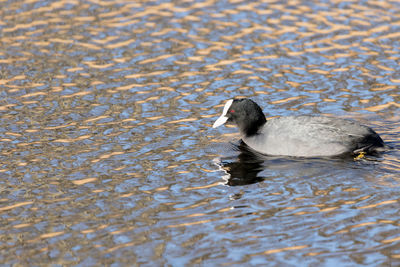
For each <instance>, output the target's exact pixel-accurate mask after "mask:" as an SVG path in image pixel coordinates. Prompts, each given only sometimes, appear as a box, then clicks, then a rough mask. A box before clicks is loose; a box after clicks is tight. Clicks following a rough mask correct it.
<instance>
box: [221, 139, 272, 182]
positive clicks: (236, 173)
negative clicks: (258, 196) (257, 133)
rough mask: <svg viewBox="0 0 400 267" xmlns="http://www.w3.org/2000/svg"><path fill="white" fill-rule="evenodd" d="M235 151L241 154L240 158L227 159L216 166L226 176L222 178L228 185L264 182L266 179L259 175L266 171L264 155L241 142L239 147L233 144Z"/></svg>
mask: <svg viewBox="0 0 400 267" xmlns="http://www.w3.org/2000/svg"><path fill="white" fill-rule="evenodd" d="M232 145H233V146H234V149H235V150H237V151H238V152H239V155H238V156H235V157H226V158H221V159H219V160H217V162H216V164H217V165H218V166H219V167H220V169H221V170H223V171H224V172H225V173H226V175H224V176H223V177H222V178H223V179H224V180H225V184H226V185H230V186H236V185H247V184H254V183H258V182H261V181H263V180H264V179H265V178H264V177H262V176H260V175H259V173H260V172H261V171H262V170H264V166H263V163H264V162H265V158H263V155H261V154H258V153H257V152H254V151H252V150H250V148H249V147H248V146H247V145H246V144H245V143H243V142H242V141H241V143H240V144H239V145H235V144H232Z"/></svg>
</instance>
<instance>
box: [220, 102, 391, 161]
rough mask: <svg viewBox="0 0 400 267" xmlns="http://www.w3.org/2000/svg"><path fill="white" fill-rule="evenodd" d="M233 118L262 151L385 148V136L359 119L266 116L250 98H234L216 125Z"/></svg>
mask: <svg viewBox="0 0 400 267" xmlns="http://www.w3.org/2000/svg"><path fill="white" fill-rule="evenodd" d="M227 122H228V123H229V122H232V123H234V124H235V125H236V126H237V127H238V128H239V132H240V135H241V139H242V141H243V142H244V143H245V144H246V145H247V146H248V147H250V148H251V149H252V150H255V151H257V152H259V153H261V154H265V155H271V156H293V157H331V156H340V155H346V154H347V155H354V156H356V157H363V156H364V155H366V154H375V153H377V152H381V151H384V150H385V148H386V147H387V146H386V145H385V143H384V142H383V140H382V138H381V137H380V136H379V135H378V134H377V133H376V132H375V131H374V130H372V129H371V128H370V127H368V126H364V125H361V124H360V123H358V122H355V121H351V120H347V119H342V118H334V117H326V116H312V115H299V116H282V117H277V118H271V119H268V120H267V119H266V117H265V115H264V113H263V111H262V109H261V107H260V106H259V105H258V104H257V103H256V102H254V101H253V100H251V99H249V98H241V99H230V100H228V101H227V102H226V104H225V106H224V108H223V111H222V114H221V116H220V117H219V118H218V119H217V120H216V121H215V122H214V124H213V126H212V127H213V128H216V127H219V126H221V125H223V124H225V123H227Z"/></svg>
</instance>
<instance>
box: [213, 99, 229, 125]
mask: <svg viewBox="0 0 400 267" xmlns="http://www.w3.org/2000/svg"><path fill="white" fill-rule="evenodd" d="M232 102H233V99H230V100H228V102H226V104H225V106H224V110H223V111H222V115H221V116H220V117H219V118H218V119H217V120H216V121H215V122H214V124H213V126H212V127H213V128H217V127H218V126H221V125H222V124H224V123H225V122H226V121H227V120H228V117H227V116H226V113H228V110H229V108H230V107H231V105H232Z"/></svg>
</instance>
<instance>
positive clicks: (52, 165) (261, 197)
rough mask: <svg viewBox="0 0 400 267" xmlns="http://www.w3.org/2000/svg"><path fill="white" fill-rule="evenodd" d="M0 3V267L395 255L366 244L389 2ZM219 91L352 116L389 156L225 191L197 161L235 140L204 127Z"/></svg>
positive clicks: (393, 61)
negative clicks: (370, 130) (366, 253)
mask: <svg viewBox="0 0 400 267" xmlns="http://www.w3.org/2000/svg"><path fill="white" fill-rule="evenodd" d="M0 6H1V9H0V31H1V34H0V41H1V43H2V46H1V47H2V48H0V64H2V68H1V70H0V88H1V90H0V94H1V100H0V112H1V122H0V127H1V131H0V142H1V150H0V157H1V160H0V163H1V164H0V176H1V181H2V184H1V191H0V192H1V197H0V217H1V220H2V221H3V222H6V223H4V224H3V226H2V227H0V239H1V240H3V243H2V244H1V245H0V248H1V249H2V251H7V252H8V255H3V256H1V258H0V262H3V263H5V264H10V265H11V264H17V265H42V264H54V263H56V264H66V265H68V264H77V263H78V264H79V263H81V264H82V265H111V264H113V263H116V264H121V265H123V264H141V263H143V262H154V264H155V265H177V264H184V265H193V264H204V265H218V264H225V263H227V262H228V263H231V264H237V265H242V264H248V263H249V262H251V260H252V259H255V258H257V259H258V258H260V257H261V259H263V260H264V261H263V262H265V259H266V258H263V257H266V256H268V260H269V262H274V261H275V262H282V263H283V264H284V263H287V262H285V259H301V260H302V261H304V262H305V264H309V265H319V264H321V265H323V264H324V263H326V261H325V259H326V258H328V259H331V260H332V262H335V263H337V264H341V263H342V262H346V263H348V262H350V264H351V263H354V264H371V262H368V259H364V260H360V261H357V260H358V259H356V258H351V257H349V256H348V255H347V254H346V253H347V252H348V251H361V253H358V254H357V253H356V254H357V256H359V257H362V255H363V253H364V252H363V251H364V248H365V247H367V248H369V249H370V248H372V249H374V250H375V251H376V253H377V254H379V255H375V254H374V255H375V257H376V259H377V260H376V261H375V262H373V263H372V264H374V263H375V264H376V265H384V264H385V263H388V262H390V260H391V259H397V258H399V257H400V256H399V255H400V251H398V250H396V249H391V248H388V247H383V248H382V246H381V245H382V244H393V245H396V244H397V242H399V237H398V236H399V234H400V232H399V231H398V223H397V221H398V218H397V215H396V214H398V208H397V206H398V199H397V198H395V197H393V194H394V193H395V192H396V190H397V189H396V188H397V187H398V182H399V180H398V173H399V171H400V160H399V154H398V152H396V149H397V150H398V147H399V142H400V138H399V132H400V126H399V116H398V115H397V114H398V113H399V108H400V104H399V103H400V92H399V85H400V76H399V74H398V67H399V64H398V62H399V61H400V53H399V49H398V38H399V37H400V33H399V31H398V27H400V23H399V22H398V21H400V17H399V14H400V6H399V5H398V3H397V2H395V1H366V2H359V1H347V2H342V1H330V2H327V3H320V2H307V1H286V2H281V1H252V2H248V1H240V0H239V1H238V0H230V1H226V2H224V3H222V2H219V1H211V0H210V1H208V0H207V1H202V2H198V1H197V2H196V1H184V2H176V3H163V2H157V1H143V2H140V3H136V2H135V3H133V2H127V1H118V0H116V1H97V0H96V1H91V0H90V1H87V2H85V3H83V2H81V1H66V0H65V1H64V0H60V1H56V2H54V1H53V2H47V1H42V2H39V1H35V0H29V1H11V2H6V1H0ZM234 96H237V97H253V98H255V99H257V101H259V102H261V103H262V106H263V107H265V109H264V111H265V113H266V114H267V117H268V118H272V117H276V116H279V115H295V114H326V115H332V114H336V115H341V116H342V117H352V118H357V119H359V120H361V121H362V122H363V123H365V124H369V125H371V126H373V127H374V128H375V127H376V129H377V131H378V132H379V133H380V134H381V135H382V137H383V139H384V140H385V141H386V142H388V143H390V144H391V145H392V146H394V147H395V149H394V150H393V151H391V152H388V153H387V154H385V155H384V156H382V158H380V159H379V160H377V162H376V164H375V163H374V162H373V163H371V164H370V165H368V163H369V162H367V163H365V162H361V163H359V164H360V165H361V167H360V166H359V165H357V166H353V165H352V166H351V167H348V166H347V165H345V164H344V165H334V163H332V162H328V163H327V162H325V163H323V164H322V167H321V166H318V165H313V164H312V163H310V164H309V165H307V163H304V165H302V164H301V163H296V162H292V163H280V164H281V165H279V164H277V163H276V162H275V161H267V162H265V166H263V168H262V169H263V170H262V171H261V176H263V177H264V178H266V179H265V180H264V181H263V182H259V183H256V184H254V185H244V186H241V187H240V189H235V188H234V187H229V186H227V185H223V184H224V183H222V179H221V176H222V175H224V174H221V172H220V171H219V170H218V168H217V167H216V166H215V164H212V162H213V160H214V159H215V158H218V157H221V154H222V156H223V153H221V152H220V151H219V150H218V148H219V147H218V146H219V145H221V146H222V145H223V144H226V143H227V140H228V141H230V140H237V139H238V137H239V136H238V134H237V131H236V129H235V128H234V127H227V128H224V129H223V130H221V131H219V130H218V131H217V130H210V126H211V125H212V121H213V118H214V117H217V116H218V115H219V113H220V110H221V108H222V107H223V105H224V103H225V101H226V99H229V98H232V97H234ZM350 115H351V116H350ZM353 115H354V116H353ZM231 152H232V151H231ZM230 160H232V159H230ZM330 164H332V165H334V166H332V167H329V166H330ZM355 164H357V163H355ZM362 164H364V165H362ZM327 166H328V167H327ZM346 168H347V169H346ZM368 168H370V169H368ZM318 169H322V170H323V171H324V172H323V173H319V172H318ZM342 169H343V172H339V173H337V172H336V171H338V170H342ZM325 185H326V186H325ZM391 190H393V192H392V191H391ZM377 214H378V215H377ZM380 214H382V215H380ZM324 222H325V225H324ZM321 224H322V225H321ZM303 226H305V227H307V228H303ZM390 227H392V228H390ZM310 229H311V230H310ZM362 229H368V230H369V229H371V230H374V231H372V232H374V233H375V236H371V235H370V234H368V231H365V232H361V231H360V230H362ZM358 231H360V232H358ZM182 232H184V234H182ZM355 233H356V234H355ZM318 240H322V241H321V242H319V241H318ZM370 240H373V241H370ZM44 241H45V242H44ZM342 241H343V244H345V245H343V246H342V245H341V244H342ZM375 241H376V242H375ZM374 242H375V243H374ZM44 243H46V244H44ZM361 243H362V244H361ZM25 244H29V246H30V247H27V246H26V245H25ZM197 244H199V246H197ZM220 244H224V247H225V248H226V249H225V250H221V245H220ZM360 244H361V245H360ZM173 246H175V247H177V248H178V249H173V248H171V247H173ZM196 249H198V250H196ZM193 251H195V252H193ZM231 251H233V253H236V254H235V255H233V254H232V252H231ZM343 251H345V253H344V254H343V255H342V254H341V255H340V256H342V257H343V259H344V260H343V259H341V258H340V257H339V258H335V255H339V254H340V253H341V252H343ZM192 252H193V253H194V254H195V255H194V254H191V253H192ZM169 255H172V257H173V258H174V259H182V261H179V262H178V261H176V260H174V259H171V258H169V257H170V256H169ZM374 255H373V256H371V257H374ZM44 256H46V257H44ZM315 259H317V260H315ZM85 260H87V261H86V262H85Z"/></svg>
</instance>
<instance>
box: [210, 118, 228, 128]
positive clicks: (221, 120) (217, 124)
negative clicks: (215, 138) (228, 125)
mask: <svg viewBox="0 0 400 267" xmlns="http://www.w3.org/2000/svg"><path fill="white" fill-rule="evenodd" d="M227 120H228V117H226V116H224V115H221V117H219V118H218V119H217V120H216V121H215V122H214V124H213V128H217V127H219V126H221V125H222V124H224V123H225V122H226V121H227Z"/></svg>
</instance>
